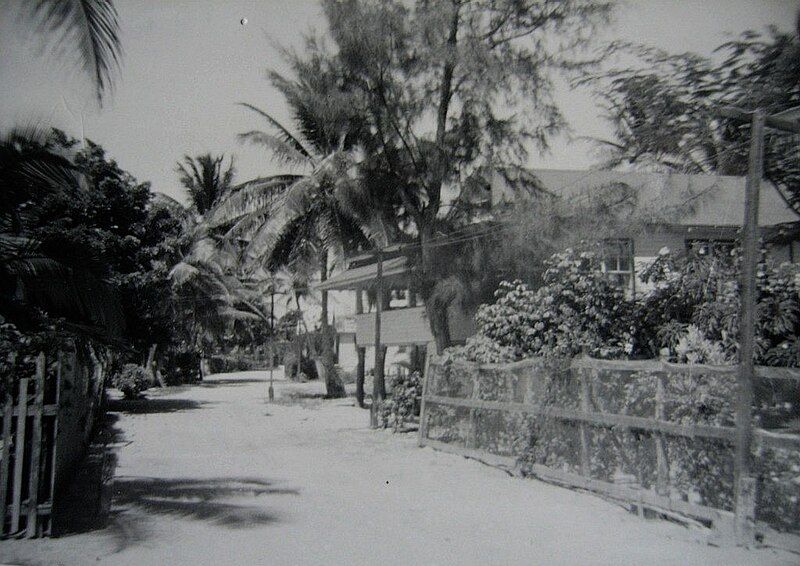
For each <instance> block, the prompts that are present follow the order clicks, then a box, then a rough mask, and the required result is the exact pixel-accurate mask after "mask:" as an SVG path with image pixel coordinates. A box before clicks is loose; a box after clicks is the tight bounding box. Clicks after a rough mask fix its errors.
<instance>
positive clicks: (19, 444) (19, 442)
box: [11, 377, 28, 534]
mask: <svg viewBox="0 0 800 566" xmlns="http://www.w3.org/2000/svg"><path fill="white" fill-rule="evenodd" d="M17 411H18V412H17V436H16V439H15V440H14V490H13V492H12V495H11V534H14V533H16V532H17V531H18V530H19V512H20V506H21V504H22V501H21V499H22V469H23V464H24V463H25V424H26V422H27V420H28V378H27V377H23V378H22V379H20V380H19V400H18V402H17Z"/></svg>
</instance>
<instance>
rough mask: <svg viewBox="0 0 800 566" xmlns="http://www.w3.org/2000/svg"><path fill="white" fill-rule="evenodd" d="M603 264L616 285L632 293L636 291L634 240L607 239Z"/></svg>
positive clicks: (603, 268) (604, 244)
mask: <svg viewBox="0 0 800 566" xmlns="http://www.w3.org/2000/svg"><path fill="white" fill-rule="evenodd" d="M601 266H602V270H603V272H604V273H608V275H609V279H610V280H611V282H612V283H613V284H614V285H617V286H618V287H620V288H622V289H625V290H626V291H630V292H631V293H635V292H636V281H635V279H636V278H635V277H634V275H635V270H634V266H633V240H630V239H621V240H605V241H604V242H603V257H602V262H601Z"/></svg>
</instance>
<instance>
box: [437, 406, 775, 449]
mask: <svg viewBox="0 0 800 566" xmlns="http://www.w3.org/2000/svg"><path fill="white" fill-rule="evenodd" d="M427 401H428V402H429V403H436V404H439V405H450V406H456V407H477V408H480V409H493V410H496V411H516V412H521V413H528V414H531V415H537V416H543V417H549V418H553V419H559V420H567V421H578V422H581V421H583V422H586V423H590V424H592V425H595V426H607V427H614V426H619V427H623V428H629V429H635V430H648V431H653V432H655V431H659V432H663V433H665V434H669V435H672V436H685V437H688V438H716V439H719V440H724V441H727V442H733V440H734V434H735V432H736V429H734V428H733V427H717V426H709V425H700V424H694V425H682V424H677V423H673V422H669V421H655V420H653V419H648V418H644V417H634V416H630V415H618V414H614V413H585V412H583V411H576V410H574V409H564V408H561V407H545V406H542V405H523V404H522V403H506V402H502V401H484V400H476V399H456V398H453V397H441V396H438V395H429V396H427ZM765 443H766V444H771V440H768V439H765Z"/></svg>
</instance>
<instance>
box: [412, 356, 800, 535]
mask: <svg viewBox="0 0 800 566" xmlns="http://www.w3.org/2000/svg"><path fill="white" fill-rule="evenodd" d="M735 372H736V367H712V366H699V365H695V366H689V365H679V364H667V363H664V362H660V361H631V362H628V361H602V360H594V359H588V358H580V359H574V360H571V361H568V360H566V361H560V362H553V361H544V360H523V361H521V362H516V363H510V364H484V365H478V364H469V363H465V362H453V361H450V362H443V361H442V360H440V359H436V358H433V359H431V360H429V362H428V368H427V370H426V372H425V381H424V385H423V399H422V414H421V418H420V429H419V435H420V445H422V446H431V447H433V448H437V449H441V450H445V451H448V452H454V453H457V454H461V455H465V456H472V457H476V458H478V459H481V460H483V461H487V462H489V463H492V464H495V465H499V466H502V467H506V468H508V469H510V470H515V471H520V469H521V468H522V469H524V471H525V472H527V473H530V474H531V475H534V476H537V477H539V478H541V479H545V480H547V481H552V482H555V483H559V484H563V485H567V486H571V487H578V488H583V489H587V490H591V491H595V492H599V493H602V494H605V495H607V496H610V497H613V498H616V499H619V500H622V501H625V502H627V503H630V504H632V505H634V506H636V507H637V508H638V509H639V511H640V512H643V510H644V509H650V510H655V511H658V512H661V513H663V514H667V515H669V514H679V515H682V516H688V517H692V518H696V519H699V520H701V521H702V522H704V523H707V524H713V525H714V526H715V527H717V528H721V529H722V530H723V531H726V532H728V531H731V530H732V529H733V521H734V512H735V511H736V509H735V508H732V506H733V505H735V506H746V508H741V507H739V511H743V510H744V511H745V512H746V513H747V514H748V516H750V517H753V518H755V517H756V505H757V499H756V493H752V494H750V497H747V498H743V499H744V500H742V501H736V502H735V504H734V503H733V501H732V499H733V498H732V497H729V498H727V499H726V498H724V497H723V498H720V500H719V501H715V500H714V499H715V496H714V493H713V492H714V490H724V489H725V486H728V487H731V491H732V484H733V477H732V476H733V473H734V470H733V444H734V441H735V433H736V429H735V427H734V426H732V425H733V422H732V420H730V419H729V420H728V421H725V420H724V419H723V421H722V422H713V419H711V420H710V421H708V420H707V421H706V422H703V419H702V418H700V419H693V418H691V415H687V414H686V406H687V403H686V402H685V398H684V399H682V400H677V397H676V387H678V386H686V385H687V384H689V385H691V384H692V383H695V382H698V381H702V379H700V380H698V378H699V377H703V376H705V377H708V376H709V375H714V374H717V375H719V374H723V375H727V376H729V377H730V380H732V382H733V383H735ZM756 374H757V378H758V381H759V382H760V384H761V385H762V387H761V389H760V391H761V393H760V395H761V398H762V399H764V398H766V397H769V396H774V395H776V394H777V395H784V396H788V398H789V400H793V401H794V403H795V409H796V404H797V400H798V399H799V398H800V396H798V392H800V371H797V370H783V369H778V368H756ZM644 375H649V376H651V377H652V380H653V381H654V385H653V387H652V389H649V390H648V392H649V393H648V394H647V395H645V396H643V397H642V401H641V403H639V405H638V406H639V409H640V410H638V411H637V410H631V409H630V406H629V405H626V406H624V407H623V406H622V403H621V401H620V397H622V396H624V395H625V393H624V391H625V389H624V388H625V387H626V386H629V385H628V384H630V383H632V382H633V380H634V379H636V376H640V377H639V379H641V376H644ZM559 376H560V377H559ZM554 384H557V385H554ZM764 385H766V387H763V386H764ZM558 387H560V388H561V389H560V390H559V394H558V395H557V396H556V397H557V399H556V398H554V397H553V394H552V393H553V390H554V389H556V388H558ZM628 391H630V390H628ZM776 392H777V393H776ZM699 394H700V393H698V395H699ZM702 394H703V395H706V394H707V392H706V393H702ZM731 397H733V395H731ZM678 401H679V402H678ZM774 401H775V399H771V400H770V403H772V404H773V405H774V404H775V403H774ZM725 402H726V400H725V399H719V398H711V399H706V400H704V401H700V400H698V402H697V404H696V406H697V407H700V408H701V412H700V413H698V414H701V413H702V408H703V407H705V405H704V404H703V403H708V404H713V403H722V404H724V403H725ZM765 402H766V401H765ZM778 404H780V403H778ZM701 416H702V415H701ZM698 421H699V422H698ZM545 424H546V426H545ZM536 427H538V428H536ZM548 427H549V428H548ZM556 429H557V430H556ZM534 430H535V432H532V431H534ZM534 437H536V438H534ZM532 438H533V440H532ZM754 440H755V443H754V444H755V447H756V450H763V449H768V450H782V451H789V452H790V453H791V454H794V455H797V454H798V453H799V451H800V437H799V436H798V435H796V434H786V433H782V432H780V431H768V430H763V429H756V430H755V431H754ZM520 441H521V442H520ZM532 442H533V443H534V444H536V446H535V447H534V444H532ZM537 443H538V444H537ZM548 443H549V444H548ZM702 443H706V444H705V445H709V446H710V445H714V446H716V447H721V448H720V450H719V451H718V454H722V456H720V457H719V458H718V459H717V461H716V465H717V466H718V470H717V471H719V469H722V470H724V471H725V472H729V473H724V474H722V475H730V476H731V477H730V478H723V477H707V478H702V482H708V484H709V485H708V486H707V487H706V492H707V493H706V495H707V497H706V499H707V500H703V498H702V497H698V496H697V494H696V493H694V494H692V493H686V492H685V491H684V492H683V493H679V491H680V490H678V489H676V488H675V486H674V485H673V483H674V482H673V480H674V479H675V476H676V475H677V474H679V472H680V470H678V469H677V468H678V467H679V466H678V465H677V462H674V460H676V459H679V458H681V451H683V453H684V455H685V454H686V453H687V452H686V451H687V450H695V449H697V446H698V445H699V444H702ZM705 445H703V446H705ZM554 447H555V448H554ZM534 448H535V449H536V450H538V451H539V452H538V454H534V452H535V450H534ZM612 452H613V453H614V454H615V455H616V457H617V459H616V460H615V462H616V463H612V464H611V465H606V467H605V469H602V468H603V466H600V465H598V460H603V459H604V458H605V459H608V457H609V454H610V453H612ZM689 453H690V452H689ZM728 457H729V461H728ZM684 458H685V456H684ZM648 460H649V461H648ZM712 460H713V458H712ZM684 461H685V460H684ZM612 472H613V473H612ZM624 472H628V473H627V474H626V473H624ZM709 472H710V470H709ZM694 473H696V474H700V475H701V476H702V470H701V471H700V472H697V471H696V470H695V472H694ZM707 475H709V476H710V473H709V474H707ZM720 486H722V487H720ZM700 491H701V495H702V491H703V490H702V489H701V490H700ZM709 500H710V502H709ZM723 500H724V501H723ZM787 504H788V505H790V506H791V505H792V503H787ZM762 515H763V516H769V513H768V512H764V513H762ZM794 516H796V517H800V506H798V505H796V504H795V508H794ZM783 526H784V527H785V525H783ZM796 527H797V529H798V530H800V525H796ZM790 528H791V526H790ZM795 545H796V540H794V539H793V542H792V546H793V547H794V546H795Z"/></svg>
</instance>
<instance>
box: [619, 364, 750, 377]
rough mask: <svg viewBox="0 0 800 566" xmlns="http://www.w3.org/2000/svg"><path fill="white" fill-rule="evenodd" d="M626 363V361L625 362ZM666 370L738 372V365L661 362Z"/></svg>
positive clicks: (673, 371)
mask: <svg viewBox="0 0 800 566" xmlns="http://www.w3.org/2000/svg"><path fill="white" fill-rule="evenodd" d="M623 363H625V362H623ZM659 363H660V364H661V365H662V368H663V370H664V371H666V372H670V373H731V374H733V373H736V366H711V365H708V364H674V363H672V362H659Z"/></svg>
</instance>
